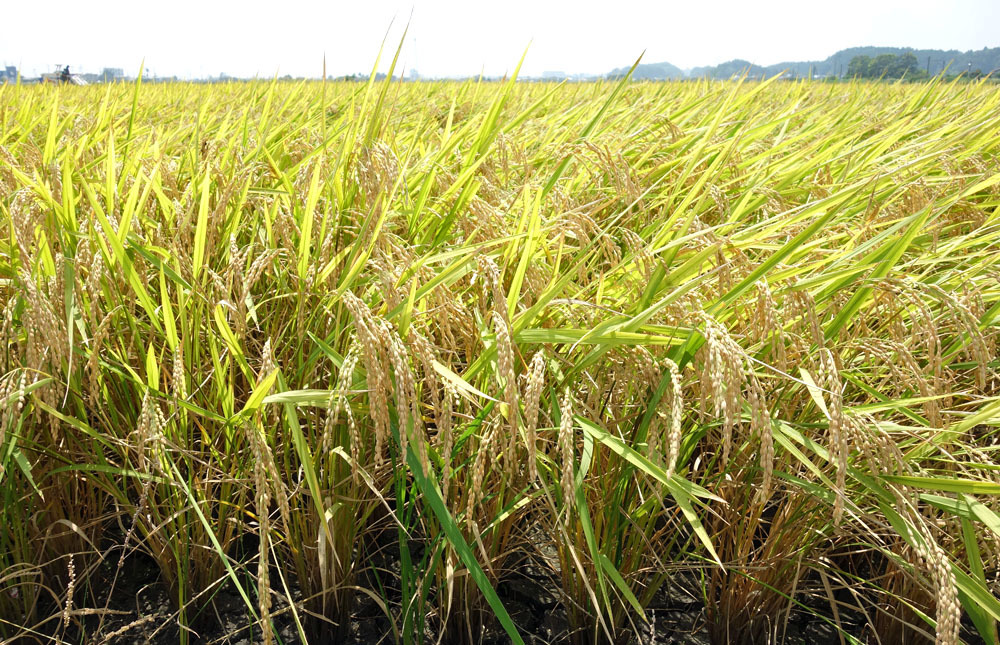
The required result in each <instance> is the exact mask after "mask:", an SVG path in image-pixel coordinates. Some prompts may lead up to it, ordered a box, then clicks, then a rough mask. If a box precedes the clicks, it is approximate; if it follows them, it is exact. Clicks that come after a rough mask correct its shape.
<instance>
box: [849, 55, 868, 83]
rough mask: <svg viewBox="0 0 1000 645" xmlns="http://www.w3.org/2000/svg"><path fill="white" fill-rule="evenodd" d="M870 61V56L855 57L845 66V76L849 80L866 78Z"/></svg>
mask: <svg viewBox="0 0 1000 645" xmlns="http://www.w3.org/2000/svg"><path fill="white" fill-rule="evenodd" d="M871 65H872V59H871V57H870V56H855V57H854V58H852V59H851V62H850V63H849V64H848V65H847V75H848V76H849V77H851V78H868V77H869V75H870V70H871Z"/></svg>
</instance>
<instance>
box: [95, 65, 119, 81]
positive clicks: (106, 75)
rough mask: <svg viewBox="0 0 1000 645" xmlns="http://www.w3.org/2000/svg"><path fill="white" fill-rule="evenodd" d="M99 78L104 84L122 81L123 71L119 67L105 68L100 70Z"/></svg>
mask: <svg viewBox="0 0 1000 645" xmlns="http://www.w3.org/2000/svg"><path fill="white" fill-rule="evenodd" d="M100 76H101V81H103V82H104V83H112V82H114V81H120V80H122V79H124V78H125V71H124V70H123V69H122V68H121V67H105V68H104V69H103V70H101V74H100Z"/></svg>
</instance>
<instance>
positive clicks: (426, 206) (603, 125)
mask: <svg viewBox="0 0 1000 645" xmlns="http://www.w3.org/2000/svg"><path fill="white" fill-rule="evenodd" d="M998 206H1000V94H998V93H997V90H996V88H995V87H994V86H991V85H989V84H986V83H985V82H983V83H964V82H954V83H948V82H945V81H943V80H942V79H940V78H939V79H935V80H931V81H929V82H927V83H923V84H904V83H894V84H889V83H871V84H867V83H840V84H824V83H813V82H804V81H803V82H779V81H776V80H771V81H766V82H725V83H723V82H708V81H702V82H688V83H657V84H642V83H631V82H628V81H623V82H620V83H618V82H608V83H590V84H561V85H556V84H524V83H515V82H513V81H512V80H511V81H506V82H501V83H488V82H476V81H470V82H461V83H459V82H432V83H419V84H416V83H399V82H393V81H392V80H391V79H390V80H388V81H385V82H381V81H380V82H376V81H375V80H374V79H372V80H370V81H369V82H368V83H334V82H327V83H321V82H304V83H298V84H292V83H281V82H273V83H268V82H258V83H234V84H228V85H212V86H206V85H193V84H171V85H148V84H147V85H143V84H141V83H135V84H117V85H108V86H100V87H96V86H95V87H19V86H11V85H8V86H0V328H2V335H0V338H2V343H3V344H2V346H0V497H2V505H0V642H3V643H15V642H16V643H22V642H23V643H88V644H89V643H129V642H141V640H142V639H141V638H140V637H139V636H138V634H149V633H150V631H149V630H152V634H153V636H154V637H155V638H159V639H161V640H159V641H155V642H181V643H199V642H225V641H220V640H218V639H216V640H215V641H211V640H210V639H208V638H207V637H206V636H205V634H207V633H210V632H212V630H213V629H215V630H217V629H218V624H219V618H218V616H219V611H218V605H219V603H220V602H221V601H220V598H221V597H223V596H224V595H225V596H227V597H231V598H235V602H236V606H237V612H236V614H237V615H238V617H239V618H240V621H239V626H238V629H235V630H231V633H229V634H227V636H226V637H227V638H231V639H232V641H233V642H236V641H237V640H239V639H251V640H252V641H253V642H262V643H268V644H270V643H279V642H281V643H289V642H298V643H332V642H364V643H375V642H388V643H403V644H410V643H427V644H434V643H458V644H470V645H471V644H473V643H482V642H492V643H502V642H511V643H517V644H519V645H521V644H523V643H542V642H563V643H575V644H579V645H583V644H587V643H593V644H597V643H616V644H617V643H621V644H625V643H636V644H638V643H651V642H661V643H665V642H674V641H670V640H667V639H668V638H669V637H670V634H671V629H672V628H671V627H670V624H669V623H668V622H667V621H666V620H665V618H664V616H665V615H666V614H667V612H666V611H665V609H664V607H665V605H664V602H665V600H664V598H665V597H667V596H669V595H670V590H671V589H674V588H683V589H685V590H686V592H687V593H689V594H690V595H691V597H692V598H693V599H694V601H693V602H694V603H695V604H696V605H697V607H698V609H697V621H696V622H697V624H698V629H700V630H701V632H700V633H701V634H703V637H704V638H705V639H707V640H708V641H709V642H711V643H714V644H723V643H748V644H749V643H780V642H793V641H792V640H789V636H788V634H789V625H790V623H792V622H793V620H794V619H795V617H796V616H802V615H806V616H808V617H810V618H809V619H810V620H812V621H815V622H817V623H820V624H823V625H825V626H826V627H827V628H829V630H830V633H832V634H833V641H832V642H838V643H886V644H889V643H919V642H935V643H937V644H940V645H950V644H955V643H960V642H967V643H990V644H992V645H997V644H998V642H1000V641H998V636H997V621H998V619H1000V600H998V593H1000V580H998V575H1000V504H998V497H997V496H998V494H1000V466H998V465H997V455H996V453H997V450H998V446H1000V444H998V437H997V431H998V426H1000V379H998V370H1000V361H998V358H997V341H998V338H1000V280H998V278H1000V266H998V263H1000V249H998V240H1000V212H998ZM137 563H145V565H146V566H149V567H151V568H152V570H153V571H154V572H155V582H154V583H153V585H155V586H156V587H157V588H159V589H161V590H162V592H163V594H164V596H165V597H166V598H167V599H168V601H169V603H168V607H167V608H166V615H167V618H166V619H162V618H157V619H156V620H153V619H152V618H151V615H146V616H143V615H142V612H138V613H136V611H135V607H136V605H135V603H134V602H132V601H131V600H130V601H129V602H131V604H129V605H126V606H123V605H121V604H120V603H119V601H117V600H114V599H115V598H117V597H118V596H116V589H118V588H120V587H123V586H125V587H127V585H128V584H129V582H128V580H129V576H131V575H133V574H132V573H130V572H132V571H134V570H135V567H136V566H138V564H137ZM514 583H517V584H518V585H519V586H520V587H521V588H524V587H525V586H526V585H527V588H528V589H529V593H528V595H529V596H541V595H543V592H544V594H550V595H552V596H553V597H554V600H553V602H552V607H551V608H549V609H547V610H546V611H548V612H549V615H551V616H555V617H556V618H557V619H558V620H556V621H555V622H556V623H558V624H559V625H561V626H562V631H559V632H558V633H556V634H554V635H550V636H549V637H548V639H547V640H546V639H544V638H543V637H542V636H541V634H542V628H541V627H540V626H539V623H538V619H537V616H535V618H531V611H528V612H527V616H528V617H527V618H526V617H525V614H526V612H525V611H523V610H522V611H515V610H514V608H513V604H512V601H511V597H512V595H511V593H510V592H509V589H511V588H512V587H513V586H514ZM524 604H525V602H524V601H522V602H521V606H522V608H523V606H524ZM529 609H531V606H530V603H529ZM130 612H131V613H130ZM536 613H537V612H536ZM231 614H232V612H230V615H231ZM362 614H364V616H362ZM122 616H124V617H125V618H122ZM362 619H364V620H365V621H367V622H363V623H359V621H362ZM533 621H534V622H533ZM359 624H363V625H368V626H369V627H371V626H376V627H377V628H378V630H379V631H378V633H377V634H374V635H371V634H369V635H367V636H366V635H365V634H361V635H359V634H358V633H357V629H358V625H359ZM143 630H145V631H143ZM289 635H290V636H289ZM352 638H353V639H355V640H350V639H352ZM380 639H382V640H380Z"/></svg>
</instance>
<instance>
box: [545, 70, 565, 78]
mask: <svg viewBox="0 0 1000 645" xmlns="http://www.w3.org/2000/svg"><path fill="white" fill-rule="evenodd" d="M542 78H545V79H557V78H566V72H552V71H550V72H542Z"/></svg>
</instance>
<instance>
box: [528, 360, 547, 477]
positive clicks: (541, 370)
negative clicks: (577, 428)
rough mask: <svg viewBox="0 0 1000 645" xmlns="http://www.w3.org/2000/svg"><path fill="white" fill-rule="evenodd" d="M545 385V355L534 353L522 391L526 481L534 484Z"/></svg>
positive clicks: (536, 475) (536, 474)
mask: <svg viewBox="0 0 1000 645" xmlns="http://www.w3.org/2000/svg"><path fill="white" fill-rule="evenodd" d="M544 385H545V354H544V352H542V351H538V352H535V355H534V356H532V357H531V365H530V366H529V367H528V383H527V386H526V387H525V391H524V441H525V445H526V446H527V448H528V480H529V481H530V482H534V481H535V480H536V479H537V478H538V465H537V463H536V461H537V456H536V452H535V451H536V449H537V446H538V432H537V431H538V413H539V409H538V407H539V402H540V401H541V397H542V387H543V386H544Z"/></svg>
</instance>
